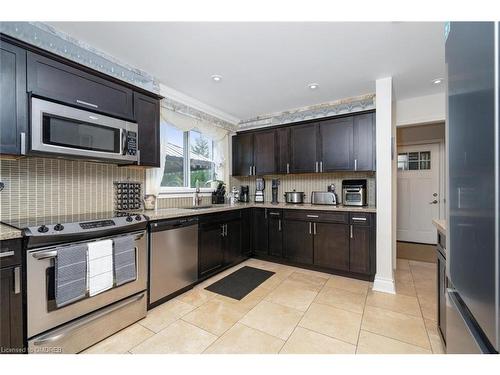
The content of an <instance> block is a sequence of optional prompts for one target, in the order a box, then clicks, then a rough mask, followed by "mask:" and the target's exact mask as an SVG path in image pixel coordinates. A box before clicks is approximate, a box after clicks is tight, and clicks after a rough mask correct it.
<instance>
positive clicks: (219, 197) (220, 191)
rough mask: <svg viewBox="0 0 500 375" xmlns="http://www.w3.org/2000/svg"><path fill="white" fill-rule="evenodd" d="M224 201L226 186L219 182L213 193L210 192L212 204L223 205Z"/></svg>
mask: <svg viewBox="0 0 500 375" xmlns="http://www.w3.org/2000/svg"><path fill="white" fill-rule="evenodd" d="M225 199H226V185H225V184H224V183H223V182H219V183H218V185H217V188H216V189H215V191H213V192H212V204H224V203H225Z"/></svg>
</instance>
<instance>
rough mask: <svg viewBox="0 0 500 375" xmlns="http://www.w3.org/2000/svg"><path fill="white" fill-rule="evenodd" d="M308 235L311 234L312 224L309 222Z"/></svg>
mask: <svg viewBox="0 0 500 375" xmlns="http://www.w3.org/2000/svg"><path fill="white" fill-rule="evenodd" d="M309 234H312V223H311V222H309Z"/></svg>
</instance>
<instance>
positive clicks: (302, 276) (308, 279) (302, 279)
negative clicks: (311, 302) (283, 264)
mask: <svg viewBox="0 0 500 375" xmlns="http://www.w3.org/2000/svg"><path fill="white" fill-rule="evenodd" d="M287 280H290V281H295V282H297V283H301V284H305V285H307V286H309V287H311V288H315V289H316V290H318V291H319V290H320V289H321V288H322V287H323V285H325V283H326V282H327V281H328V278H327V277H324V276H318V275H315V274H312V273H304V272H294V273H292V274H291V275H290V276H288V279H287Z"/></svg>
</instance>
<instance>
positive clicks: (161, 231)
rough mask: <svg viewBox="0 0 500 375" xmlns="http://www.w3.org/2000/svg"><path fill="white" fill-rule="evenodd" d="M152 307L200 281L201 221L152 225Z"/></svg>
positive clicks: (177, 220) (161, 222) (163, 222)
mask: <svg viewBox="0 0 500 375" xmlns="http://www.w3.org/2000/svg"><path fill="white" fill-rule="evenodd" d="M150 233H151V237H150V239H151V254H150V258H149V270H150V271H149V304H150V305H151V304H154V303H155V302H158V301H160V302H161V300H166V299H168V297H169V296H171V295H172V294H174V293H176V292H178V291H180V290H181V289H184V288H186V287H188V286H189V285H191V284H193V283H195V282H196V281H197V279H198V218H197V217H190V218H182V219H175V220H164V221H156V222H152V223H151V224H150Z"/></svg>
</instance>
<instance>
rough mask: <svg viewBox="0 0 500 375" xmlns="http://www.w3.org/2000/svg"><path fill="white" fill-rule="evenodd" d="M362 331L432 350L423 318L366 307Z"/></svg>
mask: <svg viewBox="0 0 500 375" xmlns="http://www.w3.org/2000/svg"><path fill="white" fill-rule="evenodd" d="M361 329H363V330H365V331H369V332H372V333H377V334H379V335H382V336H386V337H390V338H393V339H396V340H400V341H403V342H406V343H408V344H411V345H417V346H420V347H422V348H424V349H430V344H429V339H428V337H427V332H426V330H425V326H424V321H423V319H422V318H418V317H415V316H411V315H407V314H402V313H398V312H394V311H390V310H386V309H381V308H378V307H373V306H366V307H365V312H364V314H363V323H362V325H361Z"/></svg>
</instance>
